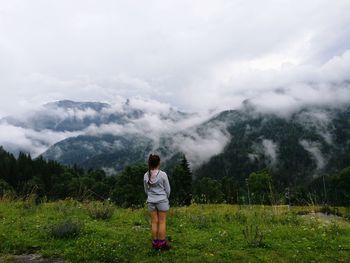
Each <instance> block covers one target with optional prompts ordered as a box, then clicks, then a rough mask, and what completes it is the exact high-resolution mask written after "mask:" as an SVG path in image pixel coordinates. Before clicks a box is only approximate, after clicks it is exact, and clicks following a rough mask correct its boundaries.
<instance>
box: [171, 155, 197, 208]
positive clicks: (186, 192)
mask: <svg viewBox="0 0 350 263" xmlns="http://www.w3.org/2000/svg"><path fill="white" fill-rule="evenodd" d="M170 183H171V188H172V194H171V196H170V198H171V200H172V201H173V202H174V203H175V204H176V205H190V204H191V200H192V171H191V169H190V165H189V162H188V161H187V159H186V156H185V155H183V156H182V159H181V161H180V162H179V164H177V165H176V166H175V167H174V169H173V170H172V176H171V182H170Z"/></svg>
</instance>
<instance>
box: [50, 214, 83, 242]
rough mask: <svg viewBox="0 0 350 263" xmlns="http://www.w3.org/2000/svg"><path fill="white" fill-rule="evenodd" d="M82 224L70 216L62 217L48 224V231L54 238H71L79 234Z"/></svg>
mask: <svg viewBox="0 0 350 263" xmlns="http://www.w3.org/2000/svg"><path fill="white" fill-rule="evenodd" d="M82 228H83V224H82V223H81V222H79V221H78V220H74V219H71V218H68V219H63V220H61V221H59V222H57V223H54V224H52V225H50V226H49V233H50V235H51V236H52V237H54V238H72V237H76V236H78V235H79V234H80V232H81V230H82Z"/></svg>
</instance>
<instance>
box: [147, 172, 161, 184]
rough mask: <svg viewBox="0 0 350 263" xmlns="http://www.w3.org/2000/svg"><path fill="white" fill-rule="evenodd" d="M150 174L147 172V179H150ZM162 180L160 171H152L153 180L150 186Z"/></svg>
mask: <svg viewBox="0 0 350 263" xmlns="http://www.w3.org/2000/svg"><path fill="white" fill-rule="evenodd" d="M148 176H149V173H148V171H147V179H148ZM159 178H160V170H151V179H150V181H149V182H150V184H155V183H157V182H158V180H159Z"/></svg>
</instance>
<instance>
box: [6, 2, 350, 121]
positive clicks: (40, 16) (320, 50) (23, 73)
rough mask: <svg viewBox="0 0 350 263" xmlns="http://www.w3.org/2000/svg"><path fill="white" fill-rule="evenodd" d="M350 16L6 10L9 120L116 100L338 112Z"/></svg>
mask: <svg viewBox="0 0 350 263" xmlns="http://www.w3.org/2000/svg"><path fill="white" fill-rule="evenodd" d="M349 13H350V2H349V1H348V0H339V1H330V0H320V1H307V2H305V1H304V2H298V1H292V0H285V1H275V0H268V1H263V2H262V1H258V0H255V1H241V0H233V1H231V0H218V1H209V0H202V1H185V0H180V1H175V2H174V1H164V0H151V1H147V2H138V3H136V2H134V1H103V2H101V1H97V0H92V1H88V2H86V1H83V0H77V1H74V3H72V2H71V1H68V0H62V1H51V2H50V3H47V1H42V0H39V1H35V2H34V3H32V2H31V3H29V2H27V1H24V0H19V1H11V2H8V1H0V31H1V35H0V56H1V61H0V92H1V97H0V104H1V107H0V116H4V115H7V114H12V113H14V112H17V111H20V110H23V109H25V110H26V109H28V108H30V107H31V105H32V104H34V105H38V104H42V103H44V102H49V101H52V100H59V99H72V100H77V101H86V100H90V101H96V100H99V101H109V102H113V101H114V100H115V98H116V97H118V96H123V97H135V96H141V97H145V98H150V99H156V100H158V101H164V102H166V103H169V104H171V105H174V106H176V107H178V108H179V109H184V110H190V111H197V110H198V111H201V110H207V109H212V108H217V107H218V108H220V109H224V108H225V109H226V108H235V107H238V106H239V105H240V103H241V101H242V100H244V99H247V98H249V99H252V100H253V101H254V102H256V103H257V104H258V105H259V106H261V108H262V109H266V110H270V111H271V110H276V109H277V108H279V107H284V105H285V104H284V103H282V102H286V105H287V109H290V108H293V107H298V106H299V105H300V104H303V103H327V104H337V103H338V102H339V101H345V100H346V99H347V100H349V98H350V97H349V87H348V85H345V84H344V81H346V80H348V79H349V73H348V70H347V69H348V68H349V51H348V52H346V51H347V50H349V49H350V26H349V25H350V16H349V15H348V14H349ZM311 83H313V84H315V85H316V86H317V89H314V88H313V85H311ZM276 89H285V92H284V93H283V94H282V93H278V94H277V95H278V96H276V94H275V93H276V91H275V90H276ZM303 94H308V96H307V97H306V96H304V95H303ZM325 98H327V99H325ZM265 101H266V103H264V102H265Z"/></svg>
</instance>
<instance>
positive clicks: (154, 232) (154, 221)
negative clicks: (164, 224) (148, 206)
mask: <svg viewBox="0 0 350 263" xmlns="http://www.w3.org/2000/svg"><path fill="white" fill-rule="evenodd" d="M151 224H152V239H153V240H156V239H158V211H156V210H155V211H151Z"/></svg>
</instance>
